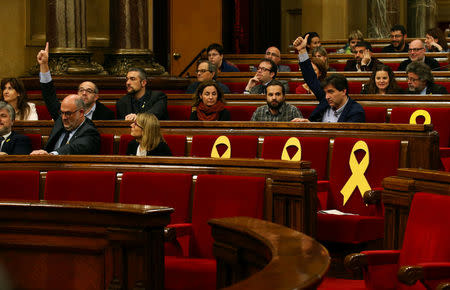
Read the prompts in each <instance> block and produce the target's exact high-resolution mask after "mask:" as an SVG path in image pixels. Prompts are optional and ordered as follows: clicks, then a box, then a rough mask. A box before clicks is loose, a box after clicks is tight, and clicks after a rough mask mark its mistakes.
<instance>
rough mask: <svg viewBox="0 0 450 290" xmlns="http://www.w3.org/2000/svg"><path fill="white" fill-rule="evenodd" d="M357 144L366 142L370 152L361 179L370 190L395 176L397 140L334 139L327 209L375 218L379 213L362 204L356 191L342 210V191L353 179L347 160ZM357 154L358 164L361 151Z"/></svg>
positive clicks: (362, 155) (397, 159) (360, 197)
mask: <svg viewBox="0 0 450 290" xmlns="http://www.w3.org/2000/svg"><path fill="white" fill-rule="evenodd" d="M358 140H363V141H365V142H366V143H367V146H368V149H369V166H368V167H367V169H366V171H365V173H364V176H365V177H366V179H367V181H368V183H369V185H370V187H371V188H372V189H373V188H376V187H381V181H382V180H383V178H385V177H387V176H392V175H395V174H396V173H397V168H398V165H399V155H400V140H382V139H357V138H336V140H335V141H334V145H333V157H332V159H331V166H330V178H329V180H330V195H329V198H328V208H329V209H333V208H334V209H338V210H340V211H343V212H350V213H358V214H361V215H376V214H378V213H377V211H376V209H375V208H373V207H372V206H366V205H365V204H364V202H363V199H362V196H361V193H360V191H359V188H358V187H357V188H356V189H355V190H354V191H353V193H352V195H351V196H350V198H349V199H348V201H347V203H346V204H345V206H344V205H343V195H342V194H341V190H342V188H343V187H344V185H345V184H346V183H347V180H348V179H349V178H350V176H351V175H352V171H351V169H350V165H349V159H350V155H351V153H352V149H353V146H354V145H355V143H356V142H357V141H358ZM358 151H360V152H358ZM358 151H357V152H356V153H355V156H356V158H357V161H358V162H361V160H362V158H363V157H364V156H365V154H364V152H363V151H362V150H358Z"/></svg>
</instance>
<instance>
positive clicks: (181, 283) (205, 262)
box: [165, 256, 216, 290]
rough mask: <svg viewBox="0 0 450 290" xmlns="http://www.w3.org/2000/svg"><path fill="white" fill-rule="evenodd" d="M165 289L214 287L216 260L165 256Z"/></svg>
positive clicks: (212, 289) (204, 288)
mask: <svg viewBox="0 0 450 290" xmlns="http://www.w3.org/2000/svg"><path fill="white" fill-rule="evenodd" d="M165 263H166V265H165V268H166V270H165V271H166V272H165V289H166V290H169V289H202V290H208V289H211V290H215V289H216V260H214V259H190V258H180V257H172V256H167V257H166V258H165Z"/></svg>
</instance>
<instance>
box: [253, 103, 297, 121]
mask: <svg viewBox="0 0 450 290" xmlns="http://www.w3.org/2000/svg"><path fill="white" fill-rule="evenodd" d="M294 118H303V116H302V113H301V112H300V110H299V109H297V107H295V106H293V105H289V104H286V103H283V105H282V106H281V108H280V109H279V110H278V114H277V115H272V113H271V112H270V110H269V106H268V105H264V106H261V107H258V108H257V109H256V111H255V112H254V113H253V116H252V119H251V121H269V122H290V121H291V120H292V119H294Z"/></svg>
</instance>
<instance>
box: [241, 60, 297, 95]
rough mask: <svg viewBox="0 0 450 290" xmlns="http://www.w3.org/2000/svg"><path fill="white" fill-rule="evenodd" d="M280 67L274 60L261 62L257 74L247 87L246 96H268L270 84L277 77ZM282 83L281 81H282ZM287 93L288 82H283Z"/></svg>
mask: <svg viewBox="0 0 450 290" xmlns="http://www.w3.org/2000/svg"><path fill="white" fill-rule="evenodd" d="M277 70H278V67H277V65H276V64H275V62H273V60H271V59H268V58H265V59H263V60H261V61H260V62H259V65H258V68H257V69H256V74H255V76H254V77H252V78H251V79H250V80H249V81H248V83H247V86H246V87H245V90H244V94H257V95H261V94H264V95H265V94H266V88H267V86H268V85H269V83H270V82H271V81H272V80H274V79H275V77H276V76H277ZM280 82H281V81H280ZM281 83H282V84H283V86H284V89H285V91H286V92H289V85H288V83H287V82H286V81H284V82H281Z"/></svg>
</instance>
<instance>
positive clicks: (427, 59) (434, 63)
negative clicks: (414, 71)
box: [397, 56, 440, 71]
mask: <svg viewBox="0 0 450 290" xmlns="http://www.w3.org/2000/svg"><path fill="white" fill-rule="evenodd" d="M411 62H412V61H411V59H409V58H408V59H406V60H404V61H402V62H401V63H400V65H399V66H398V69H397V70H399V71H405V70H406V67H407V66H408V64H410V63H411ZM424 62H425V64H427V65H428V66H429V67H430V68H431V70H439V68H440V65H439V62H438V61H437V60H435V59H434V58H432V57H428V56H425V61H424Z"/></svg>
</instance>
